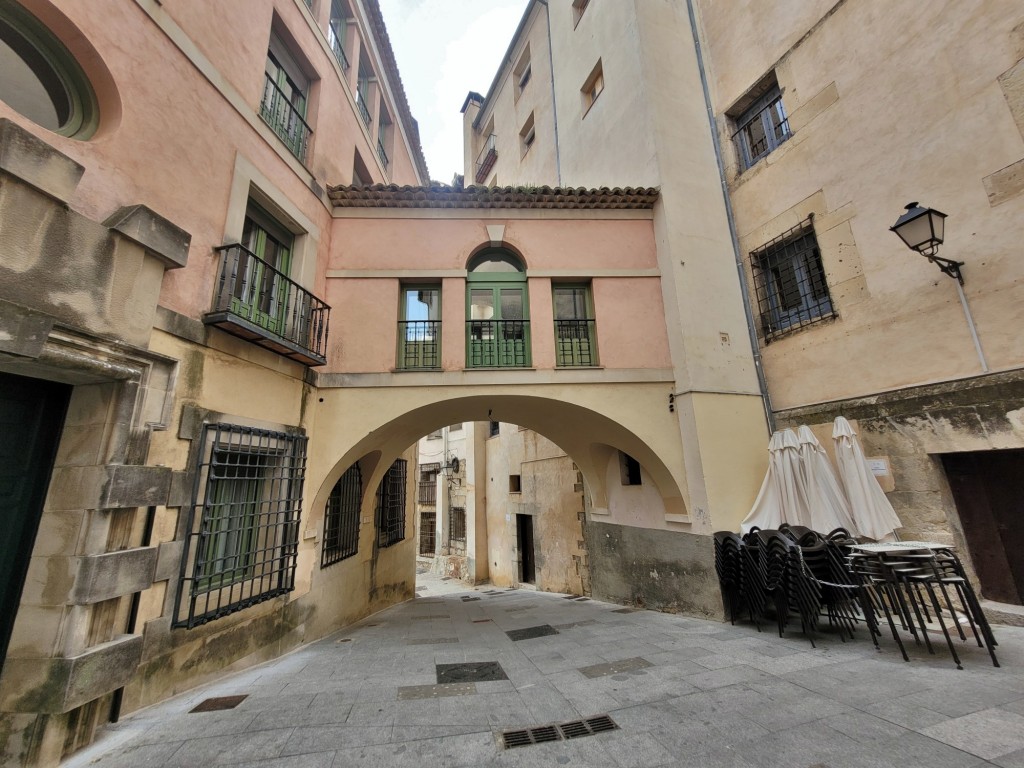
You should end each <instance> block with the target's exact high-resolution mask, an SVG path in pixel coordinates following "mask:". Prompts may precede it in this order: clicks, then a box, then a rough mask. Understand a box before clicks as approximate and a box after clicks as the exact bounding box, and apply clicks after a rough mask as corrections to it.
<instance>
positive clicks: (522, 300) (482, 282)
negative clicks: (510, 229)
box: [466, 248, 530, 368]
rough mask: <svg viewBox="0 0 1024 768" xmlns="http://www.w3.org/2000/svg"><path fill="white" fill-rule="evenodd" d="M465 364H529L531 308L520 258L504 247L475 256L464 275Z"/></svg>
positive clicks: (494, 366) (467, 365)
mask: <svg viewBox="0 0 1024 768" xmlns="http://www.w3.org/2000/svg"><path fill="white" fill-rule="evenodd" d="M466 292H467V295H466V307H467V313H468V314H467V317H466V367H468V368H528V367H529V366H530V307H529V293H528V291H527V287H526V269H525V267H524V266H523V262H522V261H521V260H520V259H519V258H518V257H517V256H516V255H515V254H513V253H511V252H510V251H507V250H505V249H503V248H489V249H487V250H485V251H481V252H480V253H478V254H477V255H476V256H474V257H473V258H472V259H471V260H470V262H469V265H468V273H467V275H466Z"/></svg>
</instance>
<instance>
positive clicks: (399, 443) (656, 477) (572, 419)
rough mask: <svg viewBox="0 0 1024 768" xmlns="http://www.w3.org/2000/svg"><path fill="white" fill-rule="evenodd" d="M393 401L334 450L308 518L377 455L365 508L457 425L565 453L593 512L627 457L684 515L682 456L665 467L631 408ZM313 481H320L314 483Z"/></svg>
mask: <svg viewBox="0 0 1024 768" xmlns="http://www.w3.org/2000/svg"><path fill="white" fill-rule="evenodd" d="M390 398H391V399H390V401H389V404H390V405H391V406H392V409H391V411H390V412H388V413H384V412H383V411H384V407H383V406H385V405H386V404H385V403H384V402H381V406H382V407H381V408H379V409H377V412H378V413H380V414H381V415H380V417H379V419H378V424H377V425H376V427H375V428H373V429H371V430H369V431H368V432H367V433H366V434H365V435H364V436H363V437H362V438H360V439H358V440H356V441H354V442H350V443H349V444H348V445H337V447H336V448H335V450H337V449H341V454H340V455H339V456H338V457H337V458H336V459H333V460H331V461H329V462H328V463H329V465H330V466H329V469H328V470H327V472H326V474H325V475H324V476H323V479H322V480H321V481H319V484H318V486H317V490H316V493H315V495H312V496H311V498H312V506H311V508H310V509H311V518H313V519H316V515H317V514H318V513H319V511H320V510H322V509H323V506H324V504H325V503H326V500H327V496H328V495H329V494H330V492H331V489H332V488H333V487H334V484H335V483H336V482H337V480H338V478H339V477H341V475H342V473H343V472H344V471H345V470H346V469H347V468H348V467H349V466H350V465H351V464H352V463H354V462H356V461H361V462H362V461H365V460H366V459H367V457H369V456H370V455H372V454H375V453H376V454H378V455H376V457H375V459H374V461H373V462H372V469H370V467H369V466H367V465H366V464H363V469H364V508H365V504H366V494H367V493H368V492H369V490H372V489H374V488H376V486H377V484H378V483H379V482H380V480H381V478H382V477H383V474H384V472H385V471H386V470H387V468H388V467H389V466H390V465H391V462H392V461H394V460H395V459H396V458H398V457H399V456H400V455H401V453H402V452H403V451H404V450H405V449H406V448H408V447H409V446H410V445H412V444H413V443H415V442H416V441H417V440H418V439H419V438H420V437H422V436H423V435H425V434H428V433H430V432H432V431H434V430H436V429H439V428H441V427H444V426H447V425H449V424H453V423H456V422H460V421H487V420H494V421H503V422H507V423H513V424H519V425H520V426H524V427H528V428H530V429H532V430H534V431H536V432H538V433H539V434H541V435H543V436H544V437H546V438H548V439H549V440H551V441H552V442H554V443H555V444H556V445H558V446H559V447H560V448H562V450H564V451H565V452H566V453H567V454H568V455H569V456H570V457H572V459H573V461H574V462H575V463H576V465H577V466H578V467H579V471H580V472H581V474H582V475H583V478H584V486H585V493H586V494H587V496H588V500H589V504H590V506H591V508H592V509H595V510H598V511H601V510H607V508H608V492H607V488H606V479H605V477H606V469H607V466H608V463H609V461H611V460H612V459H613V458H615V453H616V451H623V452H625V453H628V454H629V455H630V456H632V457H634V458H635V459H636V460H637V461H638V462H640V464H641V465H642V466H643V467H644V468H645V470H646V471H647V473H648V475H649V476H650V477H651V479H652V480H653V481H654V483H655V484H656V486H657V488H658V491H659V493H660V495H661V498H662V500H663V502H664V505H665V512H666V513H668V514H686V504H685V501H684V498H685V485H684V480H683V474H682V461H681V455H680V456H678V457H671V458H669V460H668V461H666V460H665V458H663V456H662V455H661V454H662V452H663V450H664V449H663V448H662V447H661V446H660V445H655V444H654V443H655V442H657V441H654V440H651V436H645V435H644V434H643V432H644V429H643V427H644V426H645V425H643V424H633V425H630V424H629V422H630V421H632V419H628V418H622V417H624V416H629V415H631V414H629V413H628V411H629V409H628V408H624V409H623V413H622V414H620V415H619V417H618V418H616V417H614V416H612V415H606V414H604V413H601V412H599V411H597V410H595V409H593V408H591V407H587V406H586V405H582V404H577V403H572V402H567V401H566V400H564V399H559V398H558V397H556V396H553V395H547V396H544V395H537V394H513V393H511V392H509V393H500V394H498V393H494V394H466V395H461V396H455V397H451V396H449V397H445V398H442V399H437V400H433V401H430V402H427V403H423V404H419V405H415V406H413V407H408V408H404V407H402V406H401V405H399V404H400V403H401V402H402V401H401V400H399V398H397V397H396V396H395V395H394V394H393V393H392V394H391V395H390ZM395 405H398V407H394V406H395ZM644 421H645V422H646V421H647V420H646V419H644ZM666 447H669V446H666ZM672 458H678V461H673V460H672ZM676 465H677V466H676ZM673 466H676V468H675V469H673ZM309 479H310V480H313V481H314V482H316V480H315V479H314V478H312V477H311V478H309ZM368 489H369V490H368Z"/></svg>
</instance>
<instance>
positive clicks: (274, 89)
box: [260, 75, 313, 162]
mask: <svg viewBox="0 0 1024 768" xmlns="http://www.w3.org/2000/svg"><path fill="white" fill-rule="evenodd" d="M260 117H262V118H263V119H264V121H266V123H267V125H269V126H270V127H271V128H272V129H273V130H274V133H276V134H277V135H278V137H280V139H281V141H283V142H284V143H285V145H286V146H287V147H288V149H289V150H291V153H292V154H293V155H295V156H296V157H297V158H299V160H301V161H302V162H305V161H306V147H307V146H308V145H309V137H310V135H311V134H312V133H313V131H312V129H311V128H310V127H309V126H308V125H306V121H305V120H304V119H303V117H302V114H301V113H300V112H299V110H297V109H296V108H295V105H293V104H292V103H291V102H290V101H289V100H288V96H287V95H286V94H285V92H284V91H282V90H281V89H280V88H279V87H278V85H277V83H275V82H274V80H273V78H271V76H270V75H267V76H266V82H265V83H264V85H263V100H262V101H261V102H260Z"/></svg>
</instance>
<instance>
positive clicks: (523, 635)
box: [505, 624, 558, 641]
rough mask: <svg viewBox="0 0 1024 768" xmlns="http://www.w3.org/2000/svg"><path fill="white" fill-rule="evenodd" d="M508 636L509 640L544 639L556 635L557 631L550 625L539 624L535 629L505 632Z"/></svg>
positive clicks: (527, 628) (526, 628)
mask: <svg viewBox="0 0 1024 768" xmlns="http://www.w3.org/2000/svg"><path fill="white" fill-rule="evenodd" d="M505 634H506V635H508V638H509V640H513V641H518V640H533V639H534V638H538V637H545V636H547V635H557V634H558V630H557V629H555V628H554V627H552V626H551V625H550V624H541V625H539V626H536V627H525V628H523V629H510V630H508V631H507V632H505Z"/></svg>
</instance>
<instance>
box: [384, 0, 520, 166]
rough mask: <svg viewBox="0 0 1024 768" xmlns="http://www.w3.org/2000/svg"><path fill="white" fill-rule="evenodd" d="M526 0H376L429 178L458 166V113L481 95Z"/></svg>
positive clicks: (488, 82) (509, 38)
mask: <svg viewBox="0 0 1024 768" xmlns="http://www.w3.org/2000/svg"><path fill="white" fill-rule="evenodd" d="M526 3H527V0H380V6H381V10H382V11H383V12H384V22H385V24H387V27H388V36H389V37H390V38H391V46H392V48H394V50H395V58H396V59H397V60H398V69H399V72H401V74H402V83H403V85H404V86H405V93H406V96H408V98H409V107H410V108H411V109H412V116H413V117H415V118H416V120H418V121H419V124H420V141H421V143H422V144H423V152H424V154H426V156H427V166H428V167H429V168H430V176H431V178H432V179H435V180H437V181H441V182H444V183H445V184H448V183H450V182H451V180H452V176H453V174H455V173H462V171H463V168H462V115H461V114H459V109H460V108H461V107H462V102H463V101H464V100H465V98H466V94H467V93H469V92H470V91H477V92H478V93H481V94H486V92H487V88H488V86H490V84H491V80H492V79H493V78H494V73H495V72H496V71H497V70H498V65H499V63H500V62H501V57H502V56H503V55H504V54H505V49H506V48H508V44H509V42H511V40H512V34H513V33H514V32H515V31H516V26H518V24H519V19H520V18H521V17H522V15H523V11H524V10H526Z"/></svg>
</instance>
